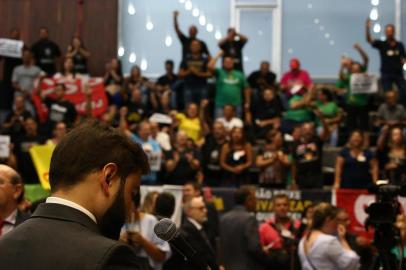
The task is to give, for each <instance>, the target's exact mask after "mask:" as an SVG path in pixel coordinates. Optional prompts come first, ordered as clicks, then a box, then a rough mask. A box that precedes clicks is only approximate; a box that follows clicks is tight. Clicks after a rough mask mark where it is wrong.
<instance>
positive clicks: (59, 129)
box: [46, 122, 68, 146]
mask: <svg viewBox="0 0 406 270" xmlns="http://www.w3.org/2000/svg"><path fill="white" fill-rule="evenodd" d="M67 133H68V131H67V127H66V124H65V123H64V122H59V123H56V124H55V127H54V130H53V131H52V138H50V139H48V140H47V142H46V144H48V145H52V146H56V145H57V144H58V143H60V141H61V140H62V138H63V137H65V135H66V134H67Z"/></svg>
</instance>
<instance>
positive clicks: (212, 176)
mask: <svg viewBox="0 0 406 270" xmlns="http://www.w3.org/2000/svg"><path fill="white" fill-rule="evenodd" d="M226 142H227V131H226V129H225V127H224V125H223V123H221V122H219V121H216V122H214V124H213V128H212V132H210V133H209V134H208V135H207V136H206V138H205V139H204V144H203V146H202V165H203V174H204V178H205V184H206V185H208V186H210V187H217V186H219V185H220V179H221V178H222V169H221V166H220V153H221V148H222V147H223V145H224V144H225V143H226Z"/></svg>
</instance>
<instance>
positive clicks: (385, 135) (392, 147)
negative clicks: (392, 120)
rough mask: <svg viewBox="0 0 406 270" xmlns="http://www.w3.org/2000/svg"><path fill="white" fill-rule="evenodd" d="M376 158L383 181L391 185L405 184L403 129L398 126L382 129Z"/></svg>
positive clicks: (405, 156) (405, 153)
mask: <svg viewBox="0 0 406 270" xmlns="http://www.w3.org/2000/svg"><path fill="white" fill-rule="evenodd" d="M377 146H378V158H379V165H380V168H381V170H382V171H383V172H384V173H385V179H386V178H387V179H389V181H390V183H391V184H394V185H403V184H405V183H406V145H405V138H404V134H403V129H402V128H401V127H399V126H394V127H393V128H387V127H386V128H383V130H382V133H381V135H380V136H379V139H378V143H377Z"/></svg>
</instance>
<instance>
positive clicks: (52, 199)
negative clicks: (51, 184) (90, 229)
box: [46, 196, 97, 224]
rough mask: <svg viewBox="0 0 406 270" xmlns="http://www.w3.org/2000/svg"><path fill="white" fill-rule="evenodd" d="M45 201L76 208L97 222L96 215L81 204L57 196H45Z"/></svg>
mask: <svg viewBox="0 0 406 270" xmlns="http://www.w3.org/2000/svg"><path fill="white" fill-rule="evenodd" d="M46 203H56V204H62V205H66V206H68V207H71V208H74V209H76V210H79V211H80V212H82V213H84V214H86V215H87V216H88V217H89V218H91V219H92V220H93V221H94V222H95V223H96V224H97V220H96V217H95V216H94V215H93V214H92V213H91V212H90V211H89V210H87V209H86V208H84V207H83V206H81V205H79V204H77V203H75V202H72V201H69V200H66V199H62V198H59V197H54V196H51V197H48V198H47V200H46Z"/></svg>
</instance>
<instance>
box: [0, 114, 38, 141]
mask: <svg viewBox="0 0 406 270" xmlns="http://www.w3.org/2000/svg"><path fill="white" fill-rule="evenodd" d="M14 117H17V119H18V120H16V121H15V122H14V124H13V125H12V126H11V127H10V128H9V129H8V130H6V134H9V135H11V136H15V137H19V136H22V135H23V134H24V121H25V120H26V119H27V118H29V117H32V114H31V113H30V112H29V111H24V112H23V113H22V114H20V115H17V114H16V113H15V112H14V111H13V112H10V113H9V114H8V115H7V117H6V121H5V123H9V122H11V120H12V119H13V118H14Z"/></svg>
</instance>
